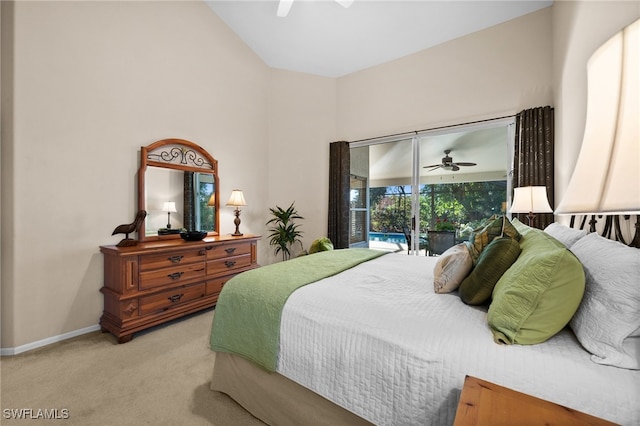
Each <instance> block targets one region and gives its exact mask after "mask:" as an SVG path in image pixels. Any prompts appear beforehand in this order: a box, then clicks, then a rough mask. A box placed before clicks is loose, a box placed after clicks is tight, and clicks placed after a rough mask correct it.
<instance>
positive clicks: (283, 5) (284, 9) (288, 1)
mask: <svg viewBox="0 0 640 426" xmlns="http://www.w3.org/2000/svg"><path fill="white" fill-rule="evenodd" d="M292 4H293V0H280V3H279V4H278V12H277V14H278V16H279V17H280V18H284V17H285V16H287V15H288V14H289V10H291V5H292Z"/></svg>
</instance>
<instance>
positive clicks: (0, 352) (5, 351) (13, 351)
mask: <svg viewBox="0 0 640 426" xmlns="http://www.w3.org/2000/svg"><path fill="white" fill-rule="evenodd" d="M98 330H100V325H98V324H96V325H91V326H89V327H85V328H81V329H79V330H74V331H69V332H68V333H63V334H58V335H57V336H51V337H47V338H46V339H42V340H38V341H36V342H31V343H27V344H26V345H21V346H17V347H15V348H0V356H7V355H18V354H21V353H23V352H27V351H31V350H34V349H38V348H41V347H43V346H47V345H50V344H52V343H57V342H62V341H63V340H67V339H71V338H72V337H76V336H81V335H83V334H87V333H91V332H94V331H98Z"/></svg>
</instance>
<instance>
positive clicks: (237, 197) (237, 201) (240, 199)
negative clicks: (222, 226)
mask: <svg viewBox="0 0 640 426" xmlns="http://www.w3.org/2000/svg"><path fill="white" fill-rule="evenodd" d="M246 205H247V202H246V201H245V200H244V195H243V194H242V190H240V189H234V190H233V191H231V197H229V201H227V206H231V207H235V208H236V210H235V215H236V218H235V219H234V220H233V223H234V224H235V225H236V231H235V232H234V233H233V234H231V235H233V236H234V237H239V236H241V235H242V232H240V209H239V208H238V207H240V206H246Z"/></svg>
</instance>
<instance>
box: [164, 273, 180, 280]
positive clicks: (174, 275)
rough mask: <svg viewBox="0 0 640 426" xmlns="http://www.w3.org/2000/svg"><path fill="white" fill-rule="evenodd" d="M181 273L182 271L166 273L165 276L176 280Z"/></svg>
mask: <svg viewBox="0 0 640 426" xmlns="http://www.w3.org/2000/svg"><path fill="white" fill-rule="evenodd" d="M182 274H184V272H174V273H173V274H168V275H167V276H168V277H169V278H171V279H172V280H177V279H179V278H180V277H181V276H182Z"/></svg>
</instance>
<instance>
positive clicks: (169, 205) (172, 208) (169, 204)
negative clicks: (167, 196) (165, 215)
mask: <svg viewBox="0 0 640 426" xmlns="http://www.w3.org/2000/svg"><path fill="white" fill-rule="evenodd" d="M162 211H163V212H169V213H175V212H177V210H176V203H175V202H173V201H166V202H165V203H164V204H163V205H162Z"/></svg>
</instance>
